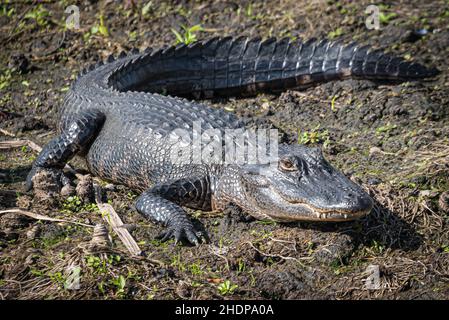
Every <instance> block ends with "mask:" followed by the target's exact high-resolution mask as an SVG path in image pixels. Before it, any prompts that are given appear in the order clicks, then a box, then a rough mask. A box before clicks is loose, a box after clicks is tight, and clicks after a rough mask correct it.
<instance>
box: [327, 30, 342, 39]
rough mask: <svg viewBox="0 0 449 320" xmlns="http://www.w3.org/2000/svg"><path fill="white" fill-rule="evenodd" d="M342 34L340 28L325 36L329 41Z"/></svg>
mask: <svg viewBox="0 0 449 320" xmlns="http://www.w3.org/2000/svg"><path fill="white" fill-rule="evenodd" d="M342 34H343V29H342V28H337V29H335V30H334V31H331V32H329V33H328V34H327V36H328V37H329V39H334V38H337V37H339V36H341V35H342Z"/></svg>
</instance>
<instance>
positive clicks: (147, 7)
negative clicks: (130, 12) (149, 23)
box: [141, 1, 153, 17]
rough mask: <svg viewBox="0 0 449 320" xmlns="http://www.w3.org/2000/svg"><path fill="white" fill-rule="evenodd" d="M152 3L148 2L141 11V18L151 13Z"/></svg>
mask: <svg viewBox="0 0 449 320" xmlns="http://www.w3.org/2000/svg"><path fill="white" fill-rule="evenodd" d="M152 7H153V1H148V2H147V3H146V4H145V5H144V6H143V7H142V10H141V13H142V16H144V17H145V16H146V15H147V14H148V13H150V12H152V11H153V8H152Z"/></svg>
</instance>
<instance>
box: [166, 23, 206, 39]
mask: <svg viewBox="0 0 449 320" xmlns="http://www.w3.org/2000/svg"><path fill="white" fill-rule="evenodd" d="M181 28H182V29H183V30H184V34H180V33H179V32H178V31H176V30H175V29H171V31H172V32H173V33H174V34H175V36H176V44H178V43H184V44H191V43H193V42H195V41H196V40H197V38H196V32H198V31H203V30H204V29H203V27H202V26H201V25H199V24H197V25H194V26H192V27H186V26H184V25H182V26H181Z"/></svg>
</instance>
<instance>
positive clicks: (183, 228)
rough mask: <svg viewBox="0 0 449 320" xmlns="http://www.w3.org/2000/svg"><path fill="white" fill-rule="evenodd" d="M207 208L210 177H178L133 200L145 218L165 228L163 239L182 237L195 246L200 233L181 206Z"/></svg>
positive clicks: (208, 208) (178, 239) (178, 238)
mask: <svg viewBox="0 0 449 320" xmlns="http://www.w3.org/2000/svg"><path fill="white" fill-rule="evenodd" d="M181 205H185V206H187V207H190V208H196V209H203V210H210V188H209V179H207V178H199V179H197V178H193V179H181V180H177V181H175V182H172V183H169V184H162V185H157V186H155V187H153V188H152V189H150V190H148V191H145V192H144V193H142V195H140V197H139V198H138V199H137V201H136V209H137V211H139V213H141V214H142V215H143V216H145V217H146V218H149V219H150V220H152V221H154V222H157V223H161V224H163V225H164V226H166V227H167V230H166V231H165V232H163V233H162V234H161V235H160V236H159V237H160V238H161V239H162V241H166V240H168V239H170V238H175V241H180V240H181V239H183V238H185V239H186V240H187V241H189V242H190V243H191V244H194V245H198V244H199V243H200V242H202V241H203V240H204V239H203V236H202V235H201V233H200V232H196V231H195V228H194V226H193V224H192V222H191V221H190V219H189V218H188V217H187V214H186V212H185V211H184V209H183V208H182V207H181Z"/></svg>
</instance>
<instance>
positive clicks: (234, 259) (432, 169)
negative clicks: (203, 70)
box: [0, 0, 449, 299]
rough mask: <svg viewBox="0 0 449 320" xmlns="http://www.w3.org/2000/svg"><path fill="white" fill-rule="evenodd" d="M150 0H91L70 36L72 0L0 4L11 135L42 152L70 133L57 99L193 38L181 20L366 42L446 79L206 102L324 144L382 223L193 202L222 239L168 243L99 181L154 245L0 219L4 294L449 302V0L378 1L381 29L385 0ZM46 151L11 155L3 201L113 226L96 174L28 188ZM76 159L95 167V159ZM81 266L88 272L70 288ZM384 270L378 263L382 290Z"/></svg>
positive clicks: (0, 173) (198, 220) (224, 31)
mask: <svg viewBox="0 0 449 320" xmlns="http://www.w3.org/2000/svg"><path fill="white" fill-rule="evenodd" d="M135 3H136V2H133V1H125V2H124V3H123V4H121V3H119V1H81V2H78V5H79V8H80V29H79V30H76V31H71V30H64V21H65V19H66V18H67V16H68V15H67V14H64V10H65V8H66V7H67V6H68V5H69V4H71V3H68V2H67V1H60V2H54V3H53V2H44V3H43V4H41V5H37V1H34V2H33V1H29V2H28V4H20V3H11V4H1V5H0V26H1V27H0V28H1V31H2V32H1V35H0V38H1V43H2V50H1V52H0V123H1V124H0V129H2V131H1V134H0V141H7V140H14V139H16V140H17V139H30V140H32V141H33V142H35V143H37V144H38V145H41V146H42V145H44V144H45V143H47V142H48V141H49V140H50V139H51V138H52V137H54V136H55V132H56V131H55V128H56V115H57V111H58V107H59V106H60V104H61V101H62V99H63V97H64V95H65V92H66V91H67V90H68V87H69V85H70V83H71V82H72V81H73V79H74V78H75V77H76V75H77V74H78V72H79V71H80V70H81V69H82V68H84V67H86V66H88V65H89V64H92V63H95V62H97V61H99V60H101V59H106V58H107V56H108V55H109V54H115V55H118V53H119V52H120V51H122V50H125V51H127V50H130V49H132V48H133V47H137V48H139V49H144V48H146V47H158V46H162V45H172V44H174V43H175V41H176V38H175V35H174V33H173V32H172V31H171V28H174V29H176V30H178V31H179V32H181V33H183V32H182V29H181V25H185V26H188V27H191V26H194V25H197V24H200V25H201V26H202V27H203V28H204V30H203V31H197V32H196V33H195V34H196V36H197V38H198V39H202V38H207V37H210V36H215V35H247V36H261V37H264V38H267V37H269V36H277V37H284V36H288V37H297V38H305V39H307V38H310V37H317V38H320V37H331V38H334V37H335V38H341V39H342V40H343V41H350V40H357V41H360V42H364V43H368V44H370V45H372V46H374V47H381V48H385V49H386V50H388V51H392V52H394V53H395V54H397V55H398V56H402V57H404V58H406V59H409V60H414V61H417V62H421V63H424V64H426V65H429V66H435V67H437V68H438V69H439V70H440V71H441V74H440V75H438V76H437V77H436V78H434V79H430V80H426V81H419V82H405V83H373V82H370V81H363V80H346V81H340V82H329V83H325V84H322V85H318V86H315V87H312V88H309V89H307V90H303V91H287V92H284V93H282V94H280V95H259V96H257V97H254V98H246V99H226V100H217V101H204V102H205V103H207V104H210V105H214V106H216V107H217V108H226V109H227V110H232V111H233V112H235V113H236V114H238V115H239V116H241V117H243V118H244V119H246V121H247V122H248V125H252V126H269V127H275V128H278V129H279V130H280V131H282V132H283V134H284V135H283V138H282V139H283V140H284V141H286V142H288V143H303V144H308V145H315V144H316V145H319V146H321V147H322V148H323V151H324V153H325V155H326V157H327V158H328V159H329V161H330V162H331V163H333V164H334V165H335V166H336V167H338V168H340V169H341V170H343V171H344V172H345V173H346V174H347V175H348V176H350V177H351V178H352V179H353V180H355V181H356V182H358V183H360V184H361V185H363V186H364V188H366V190H367V191H368V192H369V193H370V194H371V195H372V197H373V198H374V199H375V207H374V209H373V211H372V212H371V214H370V215H368V216H366V217H364V218H362V219H360V220H358V221H355V222H348V223H338V224H336V223H328V224H319V223H293V224H280V223H270V222H266V221H257V220H254V219H247V218H246V216H245V215H244V213H242V212H240V211H239V210H237V209H236V208H228V209H227V210H225V212H218V213H207V212H199V211H196V212H193V211H191V212H190V213H191V214H192V217H193V220H194V223H195V224H196V225H197V226H198V227H200V228H201V229H203V230H205V231H206V232H207V234H208V237H209V243H208V244H203V245H201V246H198V247H189V246H181V245H175V244H174V243H173V242H172V241H171V242H168V243H161V242H159V241H157V240H155V237H156V236H157V235H158V234H159V233H160V232H161V231H162V229H161V228H160V227H159V226H155V225H153V224H151V223H149V222H148V221H146V220H144V219H143V218H142V217H141V216H140V215H138V214H137V213H136V211H135V208H134V204H133V200H134V199H135V197H136V196H137V194H136V193H134V192H133V191H131V190H129V189H128V188H126V187H123V186H118V185H111V184H107V183H106V182H101V181H100V182H99V183H100V184H101V185H102V187H103V190H104V192H105V197H106V199H107V200H108V201H109V203H110V204H112V206H113V207H114V208H115V209H116V210H117V212H119V214H120V215H121V217H122V219H123V221H124V223H125V224H126V227H127V229H129V230H131V231H130V232H131V234H132V235H133V236H134V238H135V239H136V241H137V242H138V244H139V246H140V248H141V249H142V250H143V251H144V255H143V256H141V257H132V256H130V255H129V254H128V253H127V251H126V249H125V248H124V246H123V244H122V243H121V242H120V240H119V239H118V238H117V237H116V236H115V235H114V234H113V233H112V232H109V235H107V236H106V235H105V230H104V229H101V230H100V229H98V227H97V229H96V230H97V231H96V233H95V238H98V237H100V236H102V237H103V238H101V239H100V240H99V241H100V243H101V244H102V245H101V246H100V249H99V250H96V251H94V252H93V251H92V250H90V249H89V248H92V247H93V246H92V238H93V236H94V228H90V227H85V226H82V225H76V224H73V223H57V222H50V221H37V220H34V219H31V218H26V217H25V218H24V217H23V216H19V215H17V214H14V213H7V214H6V213H4V214H0V298H1V299H42V298H46V299H48V298H55V299H59V298H69V299H111V298H113V299H169V298H175V299H224V298H225V299H232V298H242V299H304V298H306V299H367V298H369V299H379V298H382V299H448V298H449V281H448V280H449V230H448V214H449V213H448V212H449V211H448V207H449V205H448V203H449V201H448V198H449V197H448V189H449V177H448V176H449V141H448V135H449V91H448V87H449V70H448V62H449V61H448V59H447V58H448V53H449V52H448V48H449V11H448V9H447V1H419V2H418V1H417V2H411V1H410V2H407V1H406V2H401V3H400V4H399V3H397V2H394V1H390V2H388V6H381V7H380V10H381V12H382V13H383V14H384V15H383V16H382V23H381V28H380V30H370V29H367V27H366V26H365V23H364V21H365V19H366V17H367V15H366V14H365V13H364V12H365V9H366V7H367V6H368V5H369V4H370V2H369V1H357V2H356V3H354V2H352V1H341V2H336V1H313V2H311V1H299V0H287V1H282V2H279V3H277V2H275V1H251V2H248V1H243V2H237V1H236V2H224V1H206V2H202V1H201V2H200V1H195V2H193V1H192V2H188V1H175V2H158V1H153V2H152V4H151V5H148V6H145V8H144V5H145V4H146V3H148V1H142V2H138V4H135ZM101 20H103V24H102V23H101ZM93 27H94V28H93ZM92 28H93V29H92ZM422 29H424V30H426V31H427V34H426V35H425V36H421V34H422V32H421V31H420V30H422ZM95 31H96V32H95ZM36 155H37V153H36V152H35V151H33V150H32V149H31V148H29V147H22V148H21V147H19V148H8V149H1V154H0V210H3V209H8V208H13V207H20V208H23V209H26V210H29V211H32V212H35V213H38V214H42V215H46V216H49V217H53V218H61V219H65V220H70V221H77V222H81V223H84V224H89V225H91V226H94V225H97V224H101V223H102V222H103V219H102V217H101V214H100V213H99V212H98V210H97V209H96V206H95V205H92V204H90V203H89V201H91V200H92V199H89V194H90V192H86V188H87V189H89V188H91V186H90V179H91V178H86V180H85V181H83V182H82V183H81V186H79V187H77V189H79V190H78V194H80V197H79V196H77V195H76V191H77V190H73V188H74V186H75V185H76V183H77V182H78V181H77V179H75V178H74V177H72V180H74V182H75V183H74V186H72V187H71V189H70V188H69V189H70V190H66V193H65V194H64V195H62V196H58V197H56V198H55V197H52V198H54V199H55V200H54V201H53V202H52V201H50V202H45V203H42V201H40V200H39V199H40V198H42V197H40V196H39V194H37V195H36V194H34V193H28V192H26V191H25V187H24V180H25V177H26V175H27V173H28V171H29V170H30V166H31V163H32V161H33V159H34V158H35V157H36ZM71 164H72V166H73V167H74V168H76V169H77V170H79V171H83V170H84V172H86V166H85V164H84V162H83V160H82V159H80V158H75V159H74V160H72V161H71ZM94 180H95V181H97V180H96V178H94ZM97 182H98V181H97ZM45 191H46V190H45V188H44V189H43V190H40V192H41V193H42V192H43V193H44V194H45V193H46V192H45ZM47 191H51V190H47ZM47 193H48V192H47ZM44 198H45V196H44ZM83 199H84V201H83ZM107 231H108V230H106V233H108V232H107ZM109 236H112V245H107V244H108V241H106V239H107V237H109ZM105 237H106V238H105ZM76 268H78V269H76ZM73 270H79V274H80V281H79V286H75V287H70V286H68V285H67V284H68V280H69V279H70V275H72V274H73V272H74V271H73ZM370 270H377V271H378V272H379V273H378V274H379V282H378V283H377V285H375V286H374V287H373V286H370V284H372V283H371V282H370V281H369V280H370V279H372V276H373V275H375V272H373V271H370ZM367 279H368V280H367Z"/></svg>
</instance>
